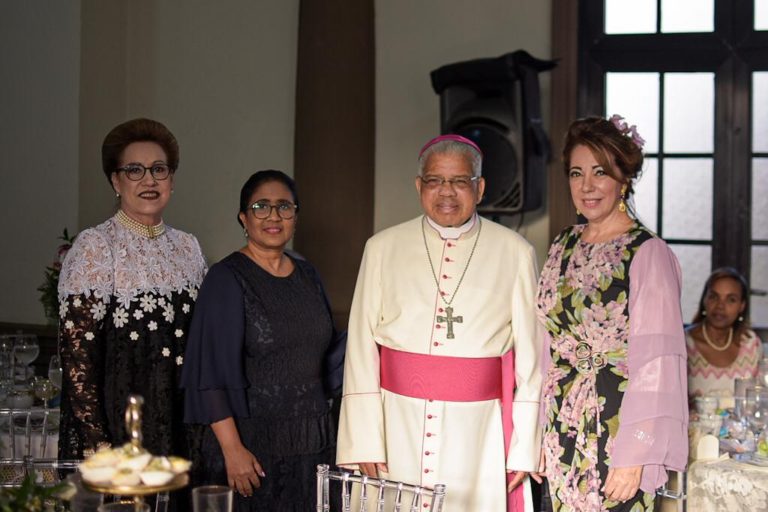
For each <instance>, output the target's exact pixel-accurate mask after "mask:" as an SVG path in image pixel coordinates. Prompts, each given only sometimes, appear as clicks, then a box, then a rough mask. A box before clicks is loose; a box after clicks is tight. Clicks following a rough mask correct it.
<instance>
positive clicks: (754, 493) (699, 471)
mask: <svg viewBox="0 0 768 512" xmlns="http://www.w3.org/2000/svg"><path fill="white" fill-rule="evenodd" d="M688 510H690V511H691V512H710V511H711V512H725V511H737V512H758V511H766V510H768V467H761V466H755V465H752V464H748V463H746V462H739V461H735V460H732V459H726V460H717V461H712V462H706V461H699V462H694V463H692V464H691V466H690V467H689V468H688Z"/></svg>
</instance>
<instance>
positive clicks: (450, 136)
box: [419, 133, 483, 158]
mask: <svg viewBox="0 0 768 512" xmlns="http://www.w3.org/2000/svg"><path fill="white" fill-rule="evenodd" d="M444 140H452V141H454V142H460V143H462V144H466V145H467V146H469V147H471V148H472V149H474V150H475V151H477V152H478V153H480V156H481V157H482V156H483V152H482V151H480V147H479V146H478V145H477V144H475V143H474V142H472V141H471V140H469V139H468V138H466V137H462V136H461V135H456V134H455V133H446V134H445V135H440V136H438V137H435V138H434V139H432V140H430V141H429V142H427V143H426V144H424V146H422V148H421V151H419V158H421V155H423V154H424V152H425V151H426V150H427V149H429V148H430V147H432V146H434V145H435V144H437V143H438V142H442V141H444Z"/></svg>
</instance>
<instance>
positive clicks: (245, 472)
mask: <svg viewBox="0 0 768 512" xmlns="http://www.w3.org/2000/svg"><path fill="white" fill-rule="evenodd" d="M223 453H224V464H225V465H226V467H227V482H228V483H229V487H231V488H232V489H233V490H235V491H237V492H238V493H240V494H242V495H243V496H251V495H252V494H253V491H254V489H258V488H259V487H261V480H260V479H259V477H262V478H263V477H265V476H266V475H265V474H264V470H263V469H262V468H261V464H259V461H258V460H257V459H256V457H254V456H253V454H252V453H251V452H249V451H248V449H247V448H246V447H245V446H243V445H242V444H241V445H240V446H239V447H234V448H231V449H228V450H225V451H224V452H223Z"/></svg>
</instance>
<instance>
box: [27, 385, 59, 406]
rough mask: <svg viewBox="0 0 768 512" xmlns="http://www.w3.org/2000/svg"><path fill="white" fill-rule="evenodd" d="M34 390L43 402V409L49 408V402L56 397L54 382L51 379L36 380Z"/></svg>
mask: <svg viewBox="0 0 768 512" xmlns="http://www.w3.org/2000/svg"><path fill="white" fill-rule="evenodd" d="M32 390H33V391H34V392H35V396H36V397H37V398H39V399H40V400H42V401H43V408H45V409H47V408H48V400H50V399H51V398H53V397H54V396H56V388H54V387H53V382H51V380H50V379H45V378H38V379H35V382H34V384H33V385H32Z"/></svg>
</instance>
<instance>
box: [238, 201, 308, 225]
mask: <svg viewBox="0 0 768 512" xmlns="http://www.w3.org/2000/svg"><path fill="white" fill-rule="evenodd" d="M250 208H251V211H252V212H253V216H254V217H256V218H257V219H266V218H267V217H269V216H270V215H272V208H274V209H275V211H276V212H277V215H278V216H279V217H280V218H281V219H283V220H291V219H292V218H294V217H295V216H296V212H298V211H299V205H297V204H293V203H289V202H288V201H283V202H280V203H277V204H269V203H267V202H266V201H257V202H255V203H253V204H252V205H251V206H250Z"/></svg>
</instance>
